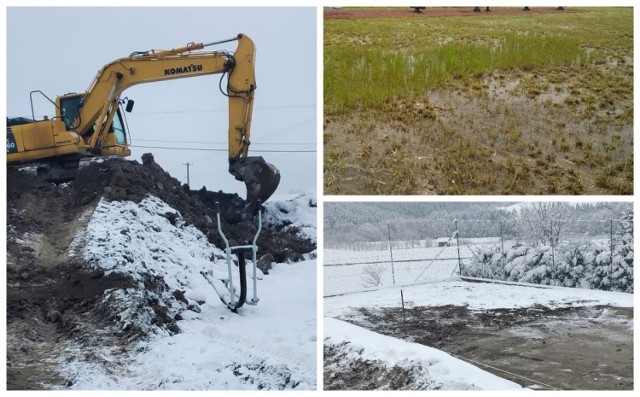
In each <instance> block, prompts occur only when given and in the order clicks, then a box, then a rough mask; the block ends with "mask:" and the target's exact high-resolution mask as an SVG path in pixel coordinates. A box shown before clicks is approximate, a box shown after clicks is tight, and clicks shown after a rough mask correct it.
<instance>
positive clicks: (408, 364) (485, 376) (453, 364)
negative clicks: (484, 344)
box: [324, 318, 522, 390]
mask: <svg viewBox="0 0 640 397" xmlns="http://www.w3.org/2000/svg"><path fill="white" fill-rule="evenodd" d="M324 332H325V344H331V345H334V346H336V348H338V349H340V350H341V353H342V354H344V358H343V361H350V360H358V359H364V360H367V361H373V362H376V363H382V364H383V365H385V366H386V367H387V368H391V367H394V366H397V367H400V368H403V369H404V370H406V371H410V372H412V373H413V376H414V377H415V378H416V379H418V381H417V382H415V383H417V384H415V385H414V387H412V388H415V389H431V390H439V389H443V390H516V389H522V388H521V387H520V386H519V385H518V384H516V383H513V382H511V381H508V380H505V379H502V378H500V377H498V376H495V375H493V374H490V373H488V372H486V371H483V370H481V369H479V368H477V367H474V366H473V365H471V364H468V363H466V362H464V361H462V360H459V359H457V358H454V357H452V356H451V355H449V354H447V353H445V352H443V351H441V350H438V349H434V348H431V347H428V346H424V345H421V344H418V343H411V342H406V341H403V340H400V339H396V338H392V337H390V336H385V335H380V334H377V333H375V332H371V331H368V330H366V329H364V328H361V327H358V326H355V325H352V324H349V323H346V322H344V321H340V320H336V319H332V318H325V320H324ZM343 364H344V362H343Z"/></svg>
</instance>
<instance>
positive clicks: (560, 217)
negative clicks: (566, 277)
mask: <svg viewBox="0 0 640 397" xmlns="http://www.w3.org/2000/svg"><path fill="white" fill-rule="evenodd" d="M573 217H574V211H573V207H571V205H569V204H567V203H560V202H550V203H531V204H530V205H528V206H525V207H524V208H523V209H522V211H521V212H520V221H521V227H522V229H524V230H523V232H524V234H525V235H528V236H530V238H531V239H533V240H534V242H536V243H541V244H549V245H551V246H552V247H553V246H556V245H557V244H558V242H559V241H560V236H561V234H562V233H563V232H564V230H565V227H566V225H567V224H568V223H569V222H570V221H571V220H572V218H573Z"/></svg>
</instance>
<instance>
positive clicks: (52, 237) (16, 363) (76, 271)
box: [6, 155, 315, 390]
mask: <svg viewBox="0 0 640 397" xmlns="http://www.w3.org/2000/svg"><path fill="white" fill-rule="evenodd" d="M143 159H144V161H143V164H140V163H138V162H136V161H125V160H122V159H112V160H108V161H104V162H94V163H90V164H88V165H87V166H85V167H83V168H81V170H80V173H79V175H78V177H77V178H76V179H75V180H74V181H73V182H71V183H68V184H63V185H55V184H52V183H47V182H44V181H42V180H40V179H38V178H37V177H35V176H33V175H30V174H29V173H25V172H19V171H18V170H16V169H8V170H7V265H6V275H7V296H6V299H7V389H9V390H26V389H41V388H43V387H44V388H50V387H54V388H63V387H69V386H71V385H72V384H70V383H69V382H70V381H68V380H65V379H63V378H61V377H60V376H58V375H57V374H56V364H55V360H56V359H59V358H60V357H65V356H67V355H68V354H69V353H68V352H66V351H65V345H66V342H68V341H71V340H74V341H85V342H83V343H85V344H88V343H95V344H97V345H101V346H110V347H116V348H119V349H122V351H127V349H128V348H129V346H130V343H131V342H132V341H135V340H137V339H139V338H144V337H145V334H144V333H145V331H144V330H143V328H144V329H148V328H149V327H151V328H153V327H159V328H162V329H164V330H167V331H168V332H170V333H172V334H175V333H179V332H180V328H179V326H178V325H177V321H178V320H179V319H180V318H179V317H178V316H176V317H177V318H174V317H170V316H168V315H167V308H166V306H165V305H164V304H162V302H159V301H158V300H157V298H154V296H157V295H154V293H161V292H163V291H168V287H167V285H166V284H165V283H164V280H163V278H162V277H161V276H157V277H155V278H154V277H151V276H150V277H149V278H148V279H146V280H145V281H144V284H145V285H144V289H145V290H144V291H142V293H143V294H145V296H147V297H148V298H147V302H146V304H147V305H148V307H150V308H152V309H153V311H154V313H155V318H154V319H153V320H152V323H151V324H143V325H141V326H140V327H137V326H133V327H130V328H129V329H126V330H117V329H115V327H114V324H115V323H116V321H117V319H116V316H117V310H115V309H113V308H112V307H110V304H109V302H108V300H105V299H103V293H104V292H105V290H108V289H111V288H129V287H134V286H135V285H136V283H135V282H134V281H133V280H132V279H131V278H130V276H127V275H124V274H118V273H117V272H116V273H111V274H109V275H105V272H104V271H103V270H101V269H96V268H93V267H92V266H91V265H90V264H88V263H85V262H84V261H82V260H81V259H79V257H77V256H76V257H75V258H71V257H70V256H69V246H70V244H71V242H72V241H73V239H74V237H75V236H76V234H77V233H78V232H79V231H82V230H83V229H84V228H85V227H86V225H87V223H88V221H89V219H90V218H91V214H92V212H93V210H94V209H95V207H96V205H97V203H98V202H99V201H100V200H101V199H104V200H108V201H126V200H128V201H133V202H140V201H142V200H143V199H144V198H145V197H146V196H147V195H153V196H156V197H158V198H160V199H161V200H163V201H164V202H165V203H167V204H169V205H170V206H171V207H173V208H174V209H176V210H178V211H179V212H180V213H181V215H182V216H183V218H184V219H185V221H186V222H187V223H188V224H192V225H194V226H195V227H197V228H198V229H200V231H202V232H203V233H204V234H205V235H207V237H208V239H209V241H210V242H212V243H213V244H215V245H216V246H218V247H223V246H224V245H223V243H222V240H221V238H220V236H219V235H218V233H217V231H216V228H215V221H212V220H214V219H216V218H215V213H214V210H213V208H214V205H215V204H214V203H215V202H216V201H219V202H220V207H221V213H222V214H223V221H222V223H223V229H224V230H225V233H226V234H227V237H228V238H229V240H230V243H231V244H232V245H237V244H238V242H240V243H242V244H246V242H247V241H250V239H251V238H253V235H254V234H255V230H254V229H255V222H253V220H252V219H250V216H246V215H243V208H244V200H242V199H241V198H240V197H239V196H237V195H235V194H225V193H222V192H219V193H215V192H210V191H206V190H200V191H189V190H188V189H185V188H184V187H183V186H182V185H181V184H180V182H179V181H178V180H177V179H175V178H172V177H171V176H170V175H169V174H168V173H166V172H165V171H164V170H163V169H162V168H161V167H160V166H159V165H158V164H157V163H155V162H154V161H153V157H152V156H150V155H145V156H143ZM172 215H174V214H171V213H169V214H167V215H166V216H167V217H168V218H171V216H172ZM248 217H249V218H248ZM169 220H170V221H171V219H169ZM174 221H175V219H174ZM278 229H280V230H278ZM258 244H259V245H260V254H261V255H264V254H271V255H272V256H273V258H274V261H275V262H278V263H281V262H287V261H291V262H295V261H298V260H302V259H303V257H302V254H304V253H308V252H311V251H313V250H314V249H315V243H313V242H312V241H310V240H306V239H303V238H300V237H298V236H297V234H296V231H295V230H293V229H291V230H289V229H287V231H284V230H282V225H273V226H271V227H269V226H267V227H265V228H264V229H263V230H262V233H261V235H260V239H259V240H258ZM172 293H173V296H174V297H175V300H176V303H177V304H179V305H182V308H183V310H191V311H198V310H199V308H197V307H193V306H194V305H191V304H189V302H188V301H187V299H185V297H184V294H183V293H182V292H181V291H178V290H176V291H172ZM213 293H214V292H213V291H212V294H213ZM90 359H91V358H90V357H88V358H87V360H90Z"/></svg>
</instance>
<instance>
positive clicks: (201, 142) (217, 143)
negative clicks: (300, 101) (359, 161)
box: [136, 138, 316, 146]
mask: <svg viewBox="0 0 640 397" xmlns="http://www.w3.org/2000/svg"><path fill="white" fill-rule="evenodd" d="M136 141H143V142H162V143H195V144H205V145H226V144H227V142H222V141H220V142H215V141H214V142H206V141H171V140H165V139H140V138H137V139H136ZM315 144H316V143H315V142H281V143H279V142H251V145H252V146H253V145H315Z"/></svg>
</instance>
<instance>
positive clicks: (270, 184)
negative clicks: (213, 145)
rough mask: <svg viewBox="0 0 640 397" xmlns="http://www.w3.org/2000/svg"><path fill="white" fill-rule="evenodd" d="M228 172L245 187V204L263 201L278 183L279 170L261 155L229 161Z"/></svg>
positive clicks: (274, 189) (269, 195)
mask: <svg viewBox="0 0 640 397" xmlns="http://www.w3.org/2000/svg"><path fill="white" fill-rule="evenodd" d="M229 172H230V173H231V175H233V176H234V177H235V178H236V179H237V180H239V181H243V182H244V184H245V186H246V187H247V200H246V201H247V205H252V204H255V203H257V202H258V200H259V201H262V202H263V203H264V202H265V201H266V200H267V199H268V198H269V197H271V195H272V194H273V192H275V191H276V188H277V187H278V184H279V183H280V171H278V169H277V168H276V167H274V166H273V164H269V163H267V162H266V161H264V159H263V158H262V157H261V156H249V157H241V158H238V159H236V160H234V161H232V162H230V163H229Z"/></svg>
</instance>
